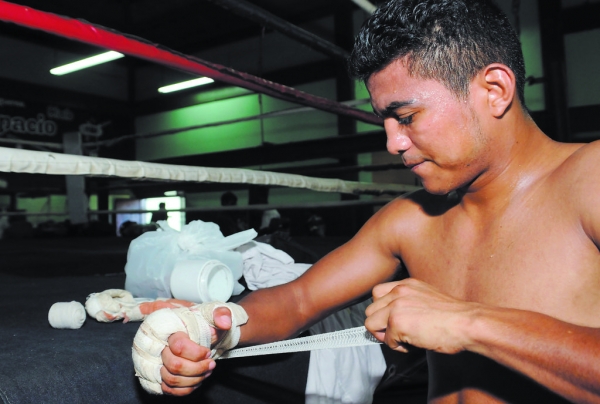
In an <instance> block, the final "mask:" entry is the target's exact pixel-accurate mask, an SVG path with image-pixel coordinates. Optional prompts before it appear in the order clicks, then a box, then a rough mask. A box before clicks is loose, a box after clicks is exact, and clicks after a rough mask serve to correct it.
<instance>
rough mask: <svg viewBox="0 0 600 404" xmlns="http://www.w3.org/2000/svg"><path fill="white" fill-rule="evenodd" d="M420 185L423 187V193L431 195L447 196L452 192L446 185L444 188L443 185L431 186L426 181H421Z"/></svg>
mask: <svg viewBox="0 0 600 404" xmlns="http://www.w3.org/2000/svg"><path fill="white" fill-rule="evenodd" d="M421 184H422V185H423V188H424V189H425V191H427V192H428V193H430V194H433V195H447V194H449V193H450V192H452V191H454V189H453V188H450V187H448V186H447V184H446V186H444V185H443V184H431V183H428V182H426V181H422V182H421Z"/></svg>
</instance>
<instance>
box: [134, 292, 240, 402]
mask: <svg viewBox="0 0 600 404" xmlns="http://www.w3.org/2000/svg"><path fill="white" fill-rule="evenodd" d="M219 307H227V308H228V309H229V310H230V311H231V329H230V330H229V331H228V332H226V333H225V335H224V336H223V338H221V340H220V341H218V342H217V343H216V344H215V346H214V347H213V349H212V356H211V357H212V358H215V359H216V358H218V357H219V356H221V355H222V354H223V353H224V352H225V351H227V350H229V349H231V348H233V347H235V346H236V345H237V344H238V342H239V340H240V326H241V325H243V324H246V322H247V321H248V314H246V311H245V310H244V309H243V308H242V307H241V306H239V305H237V304H235V303H222V302H212V303H203V304H198V305H196V306H192V307H190V308H178V309H162V310H158V311H155V312H154V313H152V314H150V315H149V316H148V317H147V318H146V320H144V322H143V323H142V325H141V326H140V328H139V330H138V332H137V333H136V335H135V338H134V339H133V349H132V356H133V365H134V367H135V373H136V376H138V377H139V378H140V383H141V385H142V387H143V388H144V389H145V390H146V391H148V392H149V393H154V394H162V389H161V382H162V378H161V376H160V368H161V367H162V365H163V363H162V358H161V353H162V350H163V349H164V348H165V347H166V346H167V345H168V343H167V340H168V339H169V337H170V336H171V335H172V334H174V333H176V332H178V331H183V332H185V333H186V334H188V335H189V337H190V339H191V340H192V341H194V342H196V343H197V344H199V345H202V346H205V347H207V348H210V346H211V332H210V327H211V326H212V327H214V325H215V323H214V318H213V312H214V310H215V309H217V308H219Z"/></svg>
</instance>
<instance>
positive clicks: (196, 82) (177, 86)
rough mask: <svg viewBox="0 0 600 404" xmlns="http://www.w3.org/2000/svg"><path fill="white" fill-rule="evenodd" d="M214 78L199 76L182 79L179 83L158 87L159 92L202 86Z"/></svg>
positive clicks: (211, 81)
mask: <svg viewBox="0 0 600 404" xmlns="http://www.w3.org/2000/svg"><path fill="white" fill-rule="evenodd" d="M213 82H214V80H213V79H211V78H208V77H200V78H198V79H193V80H188V81H183V82H181V83H176V84H171V85H169V86H164V87H161V88H159V89H158V92H159V93H163V94H164V93H172V92H173V91H179V90H184V89H186V88H192V87H197V86H202V85H204V84H210V83H213Z"/></svg>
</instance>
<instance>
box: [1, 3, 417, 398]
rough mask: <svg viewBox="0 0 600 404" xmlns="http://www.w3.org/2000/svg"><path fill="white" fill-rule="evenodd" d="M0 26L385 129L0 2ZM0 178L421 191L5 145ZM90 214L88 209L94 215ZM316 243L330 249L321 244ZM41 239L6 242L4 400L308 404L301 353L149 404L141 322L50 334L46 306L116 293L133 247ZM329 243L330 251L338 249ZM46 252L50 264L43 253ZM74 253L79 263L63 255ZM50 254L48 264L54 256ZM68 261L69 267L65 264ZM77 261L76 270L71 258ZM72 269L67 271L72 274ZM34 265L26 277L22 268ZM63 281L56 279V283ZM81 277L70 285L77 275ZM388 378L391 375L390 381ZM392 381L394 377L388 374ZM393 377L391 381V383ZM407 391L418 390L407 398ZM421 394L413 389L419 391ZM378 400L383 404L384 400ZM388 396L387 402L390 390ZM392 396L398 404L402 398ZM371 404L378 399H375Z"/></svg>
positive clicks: (337, 107)
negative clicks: (135, 344)
mask: <svg viewBox="0 0 600 404" xmlns="http://www.w3.org/2000/svg"><path fill="white" fill-rule="evenodd" d="M0 20H2V21H4V22H8V23H14V24H18V25H21V26H25V27H29V28H32V29H37V30H43V31H45V32H48V33H51V34H55V35H60V36H63V37H67V38H70V39H73V40H77V41H81V42H84V43H87V44H90V45H95V46H99V47H103V48H106V49H110V50H115V51H118V52H121V53H124V54H126V55H130V56H133V57H138V58H142V59H145V60H148V61H152V62H155V63H160V64H162V65H165V66H169V67H172V68H175V69H179V70H182V71H185V72H188V73H192V74H195V75H202V76H207V77H211V78H213V79H215V80H219V81H222V82H225V83H228V84H231V85H235V86H239V87H243V88H246V89H249V90H252V91H256V92H260V93H262V94H266V95H270V96H273V97H276V98H279V99H281V100H285V101H291V102H294V103H296V104H300V105H303V106H308V107H311V108H316V109H320V110H323V111H327V112H330V113H334V114H337V115H343V116H348V117H351V118H353V119H356V120H360V121H362V122H367V123H371V124H380V123H381V121H380V119H379V118H377V117H376V116H375V115H373V114H371V113H367V112H365V111H362V110H359V109H356V108H353V107H351V106H348V105H345V104H342V103H339V102H335V101H331V100H328V99H324V98H321V97H316V96H314V95H310V94H307V93H304V92H301V91H298V90H296V89H293V88H290V87H286V86H283V85H280V84H277V83H273V82H270V81H267V80H264V79H261V78H259V77H256V76H252V75H250V74H247V73H242V72H238V71H235V70H233V69H231V68H228V67H225V66H221V65H217V64H213V63H210V62H206V61H203V60H200V59H198V58H195V57H192V56H188V55H183V54H181V53H178V52H175V51H173V50H170V49H166V48H164V47H160V46H157V45H155V44H150V43H148V42H146V41H144V40H142V39H139V38H134V37H131V36H127V35H123V34H120V33H118V32H115V31H112V30H110V29H107V28H103V27H99V26H95V25H93V24H89V23H87V22H84V21H80V20H76V19H71V18H68V17H63V16H58V15H54V14H50V13H46V12H41V11H38V10H34V9H31V8H28V7H23V6H18V5H15V4H12V3H9V2H5V1H0ZM0 172H12V173H23V174H44V175H77V176H96V177H115V178H117V177H118V178H127V179H130V180H152V181H167V182H178V183H179V182H191V183H206V182H213V183H230V184H234V183H235V184H253V185H265V186H278V187H292V188H302V189H309V190H313V191H319V192H337V193H344V194H354V195H360V194H370V195H388V196H396V195H400V194H403V193H406V192H410V191H413V190H415V189H417V187H415V186H410V185H401V184H375V183H360V182H351V181H342V180H339V179H322V178H313V177H307V176H301V175H293V174H281V173H274V172H268V171H257V170H247V169H232V168H209V167H195V166H175V165H166V164H156V163H148V162H140V161H124V160H116V159H108V158H97V157H88V156H78V155H68V154H63V153H55V152H40V151H29V150H21V149H13V148H5V147H0ZM90 213H94V212H90ZM319 242H320V243H321V244H323V243H326V242H325V241H319ZM110 243H112V244H111V245H109V246H106V245H103V244H102V243H101V242H100V241H99V240H95V241H90V240H69V245H68V246H66V245H61V244H58V243H56V242H54V241H52V240H46V241H43V242H41V243H39V244H37V243H36V244H37V245H36V246H35V247H34V246H32V245H31V246H29V245H27V242H25V243H21V244H19V243H10V242H8V243H7V242H2V243H1V245H0V255H1V256H2V257H3V258H2V262H3V264H2V265H3V270H2V271H0V296H3V297H4V299H3V300H2V304H1V305H0V320H1V321H2V327H0V339H1V340H2V341H3V342H2V343H3V349H2V350H1V351H0V363H2V365H1V366H0V402H2V403H10V404H18V403H30V402H44V403H61V404H68V403H107V402H111V403H155V402H156V403H163V402H164V403H170V402H177V403H192V402H194V403H196V402H203V403H220V402H227V403H244V404H248V403H249V404H252V403H269V402H272V403H282V402H285V403H303V402H304V400H305V398H304V387H305V384H306V373H307V371H308V370H307V366H308V360H307V356H308V355H309V353H308V352H302V353H295V354H285V355H275V356H272V357H264V358H259V359H256V358H244V359H239V360H235V361H233V360H232V361H231V362H229V361H227V363H221V364H219V372H218V374H215V375H213V376H212V377H211V378H209V380H207V381H206V382H205V383H204V385H203V386H202V388H201V389H199V390H198V391H197V392H196V393H194V394H193V395H191V396H189V397H186V398H169V397H153V396H150V395H148V394H147V393H145V392H144V391H142V389H141V387H140V386H139V384H138V382H137V380H136V378H135V377H134V374H133V370H132V363H131V356H130V351H131V341H132V340H133V336H134V334H135V333H136V331H137V329H138V326H139V324H136V323H127V324H122V323H120V322H118V323H111V324H102V323H97V322H95V321H92V320H90V319H88V321H87V322H86V324H85V326H84V327H82V328H81V329H79V330H56V329H52V328H50V327H49V325H48V320H47V314H48V309H49V308H50V306H51V305H52V304H53V303H55V302H58V301H71V300H75V301H80V302H84V301H85V299H86V297H87V296H88V295H89V294H90V293H94V292H99V291H102V290H106V289H114V288H117V289H119V288H123V284H124V279H125V275H124V273H123V272H122V270H123V266H124V265H125V262H126V253H127V247H128V240H113V241H111V242H110ZM337 245H339V244H337V241H336V242H330V243H329V245H328V248H329V249H333V248H335V247H337ZM44 253H47V254H48V255H47V256H44ZM73 254H75V256H76V257H75V258H72V259H71V258H70V256H71V255H73ZM50 256H52V257H54V258H55V261H54V262H52V260H50V259H49V258H45V257H50ZM69 260H71V261H69ZM74 260H75V261H76V262H73V261H74ZM77 265H79V269H80V270H79V271H75V270H66V271H61V268H63V269H64V268H65V267H69V268H70V266H72V267H77ZM31 266H35V270H31V271H29V272H27V271H26V270H25V271H24V268H26V267H28V268H29V267H31ZM56 274H59V275H60V276H56ZM74 275H77V276H74ZM403 358H404V360H405V361H406V362H407V363H406V364H405V365H406V368H407V369H409V370H410V371H412V372H413V373H418V372H419V371H420V370H422V369H421V368H422V363H423V361H422V360H421V356H417V355H415V357H410V356H403ZM392 376H393V375H392ZM390 377H391V376H390ZM389 380H391V379H389ZM422 383H423V381H422V380H421V379H418V380H417V381H416V382H414V389H413V385H412V384H410V383H408V384H407V386H408V387H406V386H405V390H404V392H405V393H406V392H408V393H406V394H408V395H406V398H407V400H405V401H404V402H410V401H409V400H410V397H409V396H410V394H412V392H413V390H414V391H416V393H415V397H417V396H418V394H420V393H421V389H422V387H423V386H422ZM411 389H413V390H411ZM417 390H418V391H417ZM388 393H389V391H388V390H386V391H383V393H382V395H381V396H380V400H381V401H379V402H381V403H384V402H385V401H384V399H385V397H388V396H386V394H388ZM390 394H391V393H390ZM392 396H393V397H395V398H397V396H394V395H393V394H392ZM374 402H375V403H377V402H378V401H377V399H376V400H375V401H374Z"/></svg>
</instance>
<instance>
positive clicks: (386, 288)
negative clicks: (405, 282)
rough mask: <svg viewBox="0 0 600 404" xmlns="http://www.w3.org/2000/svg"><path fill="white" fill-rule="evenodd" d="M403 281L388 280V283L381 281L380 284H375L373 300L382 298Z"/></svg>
mask: <svg viewBox="0 0 600 404" xmlns="http://www.w3.org/2000/svg"><path fill="white" fill-rule="evenodd" d="M401 282H402V281H397V282H386V283H380V284H379V285H377V286H375V287H374V288H373V300H377V299H380V298H381V297H383V296H385V295H387V294H388V293H390V292H391V291H392V289H394V288H395V287H396V286H398V285H399V284H400V283H401Z"/></svg>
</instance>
